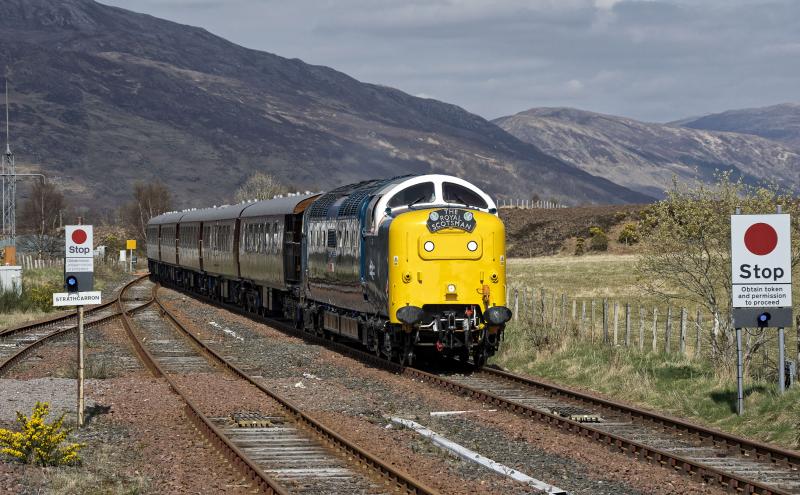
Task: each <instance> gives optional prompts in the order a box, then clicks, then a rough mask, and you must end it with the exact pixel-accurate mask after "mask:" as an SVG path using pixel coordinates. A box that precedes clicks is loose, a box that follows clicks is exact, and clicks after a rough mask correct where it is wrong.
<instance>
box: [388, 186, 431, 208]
mask: <svg viewBox="0 0 800 495" xmlns="http://www.w3.org/2000/svg"><path fill="white" fill-rule="evenodd" d="M435 199H436V191H435V190H434V187H433V182H423V183H421V184H415V185H413V186H410V187H407V188H406V189H403V190H402V191H398V192H397V194H395V195H394V196H392V199H390V200H389V202H388V203H386V206H388V207H390V208H396V207H398V206H407V205H408V206H411V205H416V204H423V203H433V201H434V200H435Z"/></svg>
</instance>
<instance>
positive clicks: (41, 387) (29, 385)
mask: <svg viewBox="0 0 800 495" xmlns="http://www.w3.org/2000/svg"><path fill="white" fill-rule="evenodd" d="M77 387H78V384H77V381H76V380H71V379H68V378H35V379H31V380H14V379H4V380H0V421H2V422H12V421H16V418H17V411H21V412H24V413H25V414H27V415H29V414H30V413H31V411H32V410H33V406H34V405H36V402H37V401H40V402H49V403H50V417H51V418H53V417H56V416H58V415H60V414H61V413H62V412H64V413H67V420H68V421H71V422H74V421H75V408H76V399H75V397H76V395H75V394H76V390H77ZM94 405H95V403H94V401H92V400H91V399H90V400H87V401H86V406H87V407H92V406H94Z"/></svg>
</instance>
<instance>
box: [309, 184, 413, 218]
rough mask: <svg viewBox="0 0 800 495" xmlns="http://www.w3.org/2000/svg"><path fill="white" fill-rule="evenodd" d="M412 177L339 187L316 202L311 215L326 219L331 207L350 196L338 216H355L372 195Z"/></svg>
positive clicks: (340, 208) (312, 206)
mask: <svg viewBox="0 0 800 495" xmlns="http://www.w3.org/2000/svg"><path fill="white" fill-rule="evenodd" d="M412 176H413V175H411V174H409V175H399V176H397V177H392V178H389V179H372V180H365V181H362V182H359V183H357V184H348V185H345V186H341V187H337V188H336V189H334V190H332V191H329V192H327V193H325V194H323V195H322V197H320V198H319V199H318V200H316V201H314V204H313V205H311V209H310V212H309V215H310V216H311V217H312V218H326V217H328V215H329V213H330V210H331V206H333V205H334V204H335V203H336V201H337V200H339V199H341V198H342V197H344V196H348V197H347V199H345V200H344V202H343V203H342V204H341V206H340V207H339V211H338V213H337V216H340V217H344V216H355V215H357V214H358V210H359V208H360V206H361V202H362V201H363V200H364V198H366V197H367V196H369V195H370V194H371V193H373V192H375V191H377V190H379V189H380V188H382V187H383V186H385V185H386V184H389V183H391V182H394V181H397V180H398V179H404V178H407V177H412Z"/></svg>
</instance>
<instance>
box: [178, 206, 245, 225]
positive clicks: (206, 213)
mask: <svg viewBox="0 0 800 495" xmlns="http://www.w3.org/2000/svg"><path fill="white" fill-rule="evenodd" d="M251 204H252V203H251ZM248 206H249V205H248V203H239V204H238V205H225V206H216V207H214V208H202V209H200V210H192V211H187V212H186V215H185V216H184V217H183V218H181V223H185V222H213V221H215V220H235V219H237V218H239V215H240V214H241V213H242V210H244V209H245V208H247V207H248Z"/></svg>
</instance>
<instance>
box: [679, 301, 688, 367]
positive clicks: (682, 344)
mask: <svg viewBox="0 0 800 495" xmlns="http://www.w3.org/2000/svg"><path fill="white" fill-rule="evenodd" d="M687 313H688V311H686V308H681V337H680V338H681V341H680V351H681V356H685V355H686V318H687V316H688V315H687Z"/></svg>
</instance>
